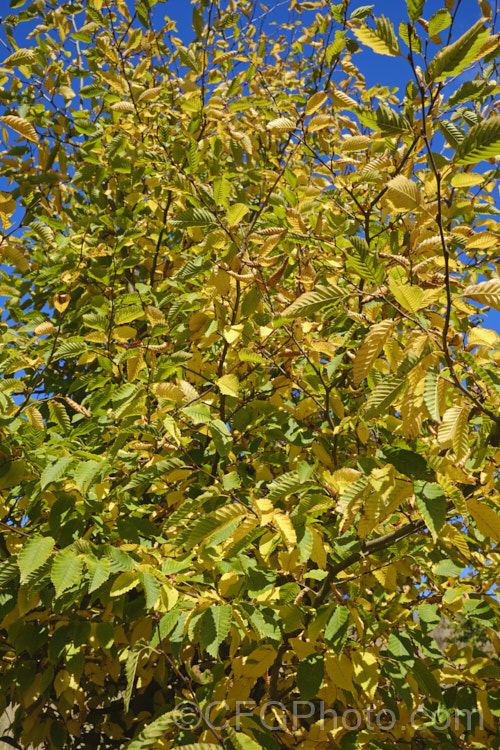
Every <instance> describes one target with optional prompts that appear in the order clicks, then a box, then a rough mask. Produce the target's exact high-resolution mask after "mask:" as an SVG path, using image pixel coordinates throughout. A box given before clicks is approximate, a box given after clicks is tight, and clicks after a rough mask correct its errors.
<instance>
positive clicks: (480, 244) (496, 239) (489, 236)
mask: <svg viewBox="0 0 500 750" xmlns="http://www.w3.org/2000/svg"><path fill="white" fill-rule="evenodd" d="M499 244H500V235H498V234H495V232H477V233H476V234H474V235H473V236H472V237H471V238H470V239H469V240H467V242H466V244H465V247H466V249H467V250H470V249H472V248H473V249H479V250H481V249H483V248H487V247H493V246H494V245H499Z"/></svg>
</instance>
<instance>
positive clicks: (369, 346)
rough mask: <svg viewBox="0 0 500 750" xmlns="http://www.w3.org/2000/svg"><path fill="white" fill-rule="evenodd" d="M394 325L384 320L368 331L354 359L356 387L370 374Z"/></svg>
mask: <svg viewBox="0 0 500 750" xmlns="http://www.w3.org/2000/svg"><path fill="white" fill-rule="evenodd" d="M393 325H394V322H393V321H392V320H383V321H381V322H380V323H375V325H373V326H372V327H371V328H370V330H369V331H368V334H367V336H366V338H365V340H364V341H363V343H362V344H361V347H360V348H359V349H358V351H357V353H356V357H355V359H354V365H353V380H354V385H355V386H358V385H359V384H360V383H361V381H362V380H364V378H365V377H366V376H367V375H368V373H369V372H370V370H371V368H372V365H373V363H374V362H375V360H376V359H377V357H378V355H379V354H380V352H381V351H382V349H383V346H384V344H385V342H386V341H387V339H388V337H389V335H390V333H391V331H392V328H393Z"/></svg>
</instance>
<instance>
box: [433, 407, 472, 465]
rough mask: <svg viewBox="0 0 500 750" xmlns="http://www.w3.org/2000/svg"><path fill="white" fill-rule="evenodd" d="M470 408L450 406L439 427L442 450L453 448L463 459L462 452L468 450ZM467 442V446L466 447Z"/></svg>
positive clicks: (439, 440)
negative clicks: (467, 430)
mask: <svg viewBox="0 0 500 750" xmlns="http://www.w3.org/2000/svg"><path fill="white" fill-rule="evenodd" d="M469 413H470V406H467V405H466V404H456V405H455V406H450V408H449V409H447V410H446V411H445V413H444V415H443V421H442V422H441V424H440V425H439V430H438V442H439V445H440V446H441V447H442V448H453V450H454V451H455V452H456V451H457V450H458V451H459V452H460V455H458V454H457V458H461V457H462V455H464V454H463V453H462V452H461V451H463V450H464V448H465V452H466V450H467V437H468V432H467V436H465V437H464V435H465V430H466V429H467V421H468V418H469ZM464 442H465V445H464Z"/></svg>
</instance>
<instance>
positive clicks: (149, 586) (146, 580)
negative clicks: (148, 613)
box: [139, 571, 161, 609]
mask: <svg viewBox="0 0 500 750" xmlns="http://www.w3.org/2000/svg"><path fill="white" fill-rule="evenodd" d="M139 579H140V581H141V583H142V588H143V589H144V594H145V595H146V609H152V608H153V607H154V605H155V603H156V601H157V600H158V597H159V596H160V590H161V588H160V582H159V581H158V579H157V578H156V577H155V576H154V575H153V574H152V573H147V572H142V571H140V572H139Z"/></svg>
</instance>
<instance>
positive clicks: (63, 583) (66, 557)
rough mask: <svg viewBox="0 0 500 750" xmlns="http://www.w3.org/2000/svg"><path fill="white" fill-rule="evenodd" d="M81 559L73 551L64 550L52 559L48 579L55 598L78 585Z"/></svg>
mask: <svg viewBox="0 0 500 750" xmlns="http://www.w3.org/2000/svg"><path fill="white" fill-rule="evenodd" d="M82 570H83V558H82V557H81V556H80V555H76V554H75V553H74V552H73V550H71V549H65V550H61V552H58V553H57V555H55V557H54V562H53V563H52V568H51V571H50V579H51V581H52V583H53V584H54V587H55V590H56V597H59V596H61V594H62V593H63V592H64V591H66V589H69V588H71V587H72V586H74V585H75V584H76V583H79V581H80V580H81V577H82Z"/></svg>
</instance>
